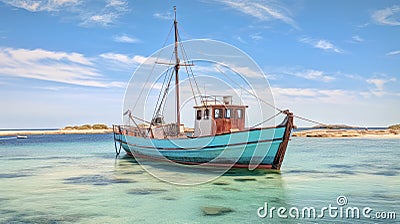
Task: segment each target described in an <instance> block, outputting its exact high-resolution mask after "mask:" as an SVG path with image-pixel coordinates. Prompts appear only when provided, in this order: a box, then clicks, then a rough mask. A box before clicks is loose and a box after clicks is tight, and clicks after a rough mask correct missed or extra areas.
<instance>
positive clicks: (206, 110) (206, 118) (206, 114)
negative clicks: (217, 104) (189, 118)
mask: <svg viewBox="0 0 400 224" xmlns="http://www.w3.org/2000/svg"><path fill="white" fill-rule="evenodd" d="M209 118H210V110H209V109H205V110H204V120H208V119H209Z"/></svg>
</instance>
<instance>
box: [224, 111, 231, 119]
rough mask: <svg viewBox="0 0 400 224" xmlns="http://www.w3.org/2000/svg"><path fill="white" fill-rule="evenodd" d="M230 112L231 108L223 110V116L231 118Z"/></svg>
mask: <svg viewBox="0 0 400 224" xmlns="http://www.w3.org/2000/svg"><path fill="white" fill-rule="evenodd" d="M231 112H232V110H231V109H226V110H225V118H231Z"/></svg>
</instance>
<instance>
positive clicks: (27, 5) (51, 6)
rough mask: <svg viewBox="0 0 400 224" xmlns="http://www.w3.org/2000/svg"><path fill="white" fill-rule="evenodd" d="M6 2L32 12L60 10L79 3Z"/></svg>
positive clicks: (71, 0) (58, 0) (62, 0)
mask: <svg viewBox="0 0 400 224" xmlns="http://www.w3.org/2000/svg"><path fill="white" fill-rule="evenodd" d="M2 1H3V2H4V3H6V4H9V5H12V6H14V7H17V8H21V9H25V10H27V11H31V12H39V11H49V12H54V11H59V10H61V9H62V8H63V7H71V6H75V5H77V4H79V1H78V0H48V1H29V0H2Z"/></svg>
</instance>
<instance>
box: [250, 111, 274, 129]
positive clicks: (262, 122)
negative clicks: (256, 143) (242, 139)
mask: <svg viewBox="0 0 400 224" xmlns="http://www.w3.org/2000/svg"><path fill="white" fill-rule="evenodd" d="M281 113H282V112H281V111H280V112H278V113H277V114H275V115H273V116H272V117H269V118H268V119H266V120H264V121H261V122H260V123H258V124H256V125H253V126H252V127H251V128H255V127H257V126H260V125H262V124H264V123H265V122H268V121H270V120H272V119H274V118H275V117H277V116H278V115H279V114H281Z"/></svg>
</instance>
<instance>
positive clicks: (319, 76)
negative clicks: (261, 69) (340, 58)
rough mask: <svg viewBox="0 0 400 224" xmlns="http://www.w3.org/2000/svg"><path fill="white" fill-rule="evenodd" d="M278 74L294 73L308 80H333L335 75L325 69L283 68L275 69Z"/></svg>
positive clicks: (293, 74)
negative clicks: (327, 72)
mask: <svg viewBox="0 0 400 224" xmlns="http://www.w3.org/2000/svg"><path fill="white" fill-rule="evenodd" d="M275 73H277V74H285V75H292V76H296V77H299V78H303V79H307V80H315V81H322V82H331V81H333V80H335V77H333V76H331V75H327V74H326V73H325V72H324V71H320V70H315V69H298V68H281V69H277V70H276V71H275Z"/></svg>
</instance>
